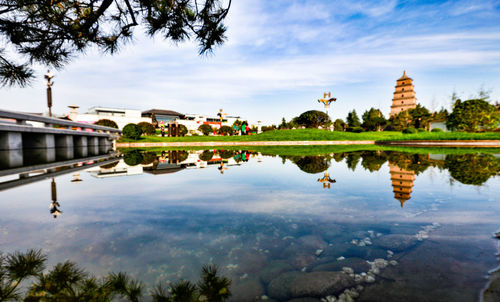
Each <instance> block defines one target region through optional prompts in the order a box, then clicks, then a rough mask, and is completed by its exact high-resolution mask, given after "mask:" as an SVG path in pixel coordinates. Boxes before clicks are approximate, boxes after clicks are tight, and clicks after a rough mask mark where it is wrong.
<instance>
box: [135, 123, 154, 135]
mask: <svg viewBox="0 0 500 302" xmlns="http://www.w3.org/2000/svg"><path fill="white" fill-rule="evenodd" d="M137 126H139V127H141V130H142V133H143V134H146V135H153V134H155V133H156V129H155V127H154V126H153V124H151V123H148V122H140V123H138V124H137Z"/></svg>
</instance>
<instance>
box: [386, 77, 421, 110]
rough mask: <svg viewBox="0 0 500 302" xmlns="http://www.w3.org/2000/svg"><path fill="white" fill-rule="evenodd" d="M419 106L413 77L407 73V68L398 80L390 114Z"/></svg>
mask: <svg viewBox="0 0 500 302" xmlns="http://www.w3.org/2000/svg"><path fill="white" fill-rule="evenodd" d="M415 107H417V98H416V97H415V91H414V86H413V79H412V78H410V77H408V76H407V75H406V70H405V71H404V73H403V76H402V77H400V78H399V79H397V80H396V90H395V91H394V97H393V99H392V106H391V113H390V114H389V116H390V117H391V116H394V115H397V114H398V113H400V112H402V111H405V110H408V109H412V108H415Z"/></svg>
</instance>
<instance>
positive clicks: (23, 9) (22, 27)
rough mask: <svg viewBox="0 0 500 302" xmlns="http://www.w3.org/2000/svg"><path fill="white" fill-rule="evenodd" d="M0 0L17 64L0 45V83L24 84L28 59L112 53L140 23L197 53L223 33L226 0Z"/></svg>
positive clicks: (0, 24) (59, 62) (2, 31)
mask: <svg viewBox="0 0 500 302" xmlns="http://www.w3.org/2000/svg"><path fill="white" fill-rule="evenodd" d="M221 2H222V1H221V0H207V1H196V0H155V1H153V0H53V1H45V0H0V37H2V40H3V41H5V42H6V45H5V46H6V47H8V48H9V49H15V50H17V52H18V54H20V55H22V56H24V59H25V62H24V63H18V62H16V60H15V59H13V58H11V57H8V56H7V54H6V52H5V51H4V50H3V49H0V85H8V86H12V85H16V84H17V85H20V86H25V85H28V84H29V83H30V80H31V79H32V78H33V70H32V69H31V68H30V66H31V64H33V63H40V64H42V65H47V66H52V67H55V68H61V67H62V66H64V65H65V64H66V63H68V62H69V61H70V60H71V58H72V57H74V55H75V54H78V53H84V52H85V51H86V50H87V49H89V48H90V47H93V46H95V47H97V48H98V49H99V50H101V51H102V52H107V53H111V54H113V53H115V52H117V51H118V49H119V48H120V46H121V45H123V44H125V43H127V42H129V41H131V40H132V37H133V34H134V28H135V27H137V26H142V27H143V28H145V29H146V34H147V35H149V36H155V35H160V36H162V37H163V38H165V39H167V40H172V41H174V42H181V41H184V40H188V39H191V38H193V39H195V40H196V41H198V44H199V53H200V54H204V53H207V52H210V51H212V49H213V47H214V46H217V45H220V44H222V43H223V42H224V41H225V39H226V37H225V31H226V27H225V26H224V24H223V20H224V19H225V17H226V16H227V13H228V11H229V7H230V6H231V0H229V1H228V5H227V7H223V5H222V3H221Z"/></svg>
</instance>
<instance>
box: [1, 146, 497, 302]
mask: <svg viewBox="0 0 500 302" xmlns="http://www.w3.org/2000/svg"><path fill="white" fill-rule="evenodd" d="M126 156H127V162H128V163H131V164H133V166H128V165H127V164H126V163H125V162H124V161H123V160H122V161H120V162H119V163H117V162H114V163H106V165H101V167H94V168H93V169H92V170H91V171H89V174H90V175H89V174H82V175H81V176H82V178H83V179H84V182H83V183H82V184H83V186H71V187H70V188H69V189H68V188H65V187H64V186H61V184H66V185H68V184H70V180H71V174H69V175H66V176H65V177H66V181H64V182H61V181H59V179H58V185H59V187H58V189H59V192H58V193H59V195H60V196H59V198H60V199H61V200H64V202H63V204H64V216H63V218H64V219H59V220H57V224H54V223H50V222H48V221H49V220H52V218H50V217H49V218H47V217H46V216H47V215H46V205H45V204H46V201H43V194H39V195H40V196H42V197H41V198H42V202H40V200H37V199H36V196H37V195H38V194H36V193H37V191H36V190H40V192H46V190H47V188H46V186H45V185H44V184H41V185H43V188H41V189H40V188H39V189H37V188H36V186H33V189H32V191H33V192H30V194H32V195H33V196H35V198H33V197H32V196H27V195H26V192H27V190H25V191H22V189H23V188H19V189H18V190H12V191H8V192H5V193H6V194H5V195H3V196H2V200H13V199H14V198H15V199H16V200H17V201H18V202H15V203H14V202H11V203H5V204H4V207H3V214H2V215H0V234H2V241H0V244H1V246H0V248H2V249H3V250H4V251H6V252H9V251H13V250H19V249H25V248H26V245H28V247H36V248H42V249H44V250H47V249H50V257H51V261H53V262H57V261H59V260H60V259H69V260H72V261H76V262H78V263H81V265H82V266H84V267H87V268H89V269H90V270H91V271H92V272H93V273H95V274H96V275H99V274H100V275H102V274H103V273H106V272H108V271H118V270H123V271H127V272H130V273H132V274H134V275H135V276H136V277H137V278H139V279H141V280H144V282H145V283H146V284H149V285H152V284H156V283H157V282H159V281H161V282H165V281H167V280H170V281H175V280H179V279H180V278H185V279H191V280H194V278H196V276H197V274H198V271H199V267H200V266H201V265H203V264H205V263H216V264H218V265H219V266H220V268H221V269H222V270H223V273H224V274H225V275H227V276H228V277H230V278H231V279H232V280H233V281H234V283H233V286H232V287H231V292H233V298H232V300H231V301H234V302H238V301H259V300H270V301H316V302H318V301H321V299H327V297H329V298H328V299H329V300H327V301H332V300H333V299H334V298H333V296H335V298H336V299H338V297H339V296H341V295H343V294H344V297H345V296H346V295H347V294H349V295H353V296H351V298H353V297H354V296H355V295H357V296H358V297H357V298H356V299H355V300H356V301H385V302H386V301H398V302H400V301H410V300H411V301H475V300H477V296H478V293H479V292H480V290H481V289H482V288H483V287H484V286H485V280H484V274H485V273H486V272H487V271H488V270H489V269H491V268H492V267H493V266H494V265H495V264H496V259H495V257H494V252H495V251H494V246H492V242H491V238H490V237H489V233H490V232H492V231H493V230H494V229H495V228H496V227H497V225H498V213H500V205H499V204H498V203H497V202H494V201H495V200H494V199H495V197H496V196H497V195H498V194H499V193H500V192H499V187H498V186H495V185H496V184H497V182H492V181H491V178H492V177H494V176H495V175H496V172H497V171H498V162H497V161H498V160H497V159H496V158H494V157H493V156H478V155H468V154H466V155H460V156H451V155H448V156H429V155H427V154H404V153H400V152H392V151H378V152H376V151H358V152H354V153H347V152H338V153H335V154H333V153H331V154H328V155H325V156H309V157H308V156H300V155H299V156H281V159H283V160H285V163H284V165H282V164H281V161H280V158H276V157H274V158H273V157H264V158H262V157H259V156H258V154H256V153H255V152H251V151H238V152H236V151H223V150H208V151H180V152H179V151H159V152H131V153H129V152H126ZM259 158H260V160H262V161H263V163H262V164H257V162H258V161H259ZM181 159H182V160H181ZM467 160H468V161H470V162H474V163H475V164H478V163H480V164H481V165H482V166H484V167H488V170H489V171H490V172H488V175H489V176H488V177H489V178H490V182H489V183H488V184H493V185H489V186H483V187H481V188H480V189H479V188H478V187H473V186H470V185H464V186H454V187H453V190H444V189H443V188H447V187H449V186H450V182H448V181H447V178H448V177H452V178H453V179H457V181H460V180H459V179H461V178H460V177H461V176H458V175H456V174H455V173H454V172H453V173H452V171H454V169H455V170H460V169H461V168H460V167H464V163H463V161H467ZM246 162H248V163H246ZM236 165H238V166H240V165H241V166H240V168H238V167H237V166H236ZM228 166H229V170H224V171H225V172H224V176H223V177H214V175H218V174H219V171H218V170H217V168H219V167H223V168H225V167H228ZM347 166H349V167H347ZM210 167H211V168H212V169H210ZM429 167H436V168H434V169H430V170H431V171H427V172H425V173H424V171H426V169H428V168H429ZM475 168H477V169H479V167H475ZM190 169H192V170H190ZM194 169H199V170H194ZM470 169H472V170H470V171H474V170H473V168H470ZM132 170H134V171H138V173H152V174H162V173H171V172H177V171H182V172H181V173H177V174H175V175H173V174H165V175H162V176H159V177H156V176H154V177H153V176H152V175H131V176H130V177H122V178H115V179H101V178H99V179H97V178H94V177H90V176H98V177H104V176H105V175H110V176H116V175H120V173H119V172H120V171H125V173H122V174H121V175H124V174H129V175H130V171H132ZM328 170H330V171H331V172H333V171H335V172H334V173H332V174H333V176H335V178H336V180H337V185H335V190H328V191H326V190H322V189H320V188H319V185H318V181H319V182H321V183H322V185H323V187H325V188H328V185H330V184H331V183H333V182H332V181H335V179H333V176H332V175H330V173H329V172H328ZM352 170H356V171H352ZM448 170H449V172H450V173H448ZM167 171H169V172H167ZM470 171H469V172H470ZM491 171H495V175H493V173H491ZM73 172H74V171H71V173H73ZM303 172H306V173H315V174H314V175H310V174H305V173H303ZM431 172H432V173H431ZM432 175H439V177H435V178H433V179H430V177H431V176H432ZM485 175H486V173H485ZM73 177H74V175H73ZM416 178H419V181H418V182H415V180H416ZM318 179H319V180H318ZM485 179H486V178H485V177H481V178H480V181H481V182H483V183H484V181H485ZM304 180H305V181H304ZM321 180H323V181H321ZM464 181H465V180H464ZM194 183H196V185H195V186H196V189H193V188H194V186H193V184H194ZM340 184H341V185H340ZM325 185H326V186H325ZM40 187H42V186H40ZM414 188H415V190H413V189H414ZM28 190H31V187H30V188H28ZM42 190H43V191H42ZM65 191H66V193H67V194H64V192H65ZM68 191H70V192H68ZM414 191H418V192H414ZM2 193H4V192H2ZM33 193H34V194H33ZM9 194H10V195H9ZM4 197H5V198H4ZM410 197H411V199H412V202H408V203H405V201H406V200H408V199H410ZM394 198H396V199H398V200H399V201H400V203H401V205H403V204H405V207H404V208H402V209H401V208H399V207H397V203H396V202H395V201H394ZM53 201H56V202H57V198H54V199H53ZM38 204H41V206H40V207H38ZM388 205H389V207H388ZM58 206H59V205H58V204H56V208H58ZM58 210H59V209H58ZM19 211H23V216H22V217H18V216H16V215H13V213H19ZM40 213H42V214H40ZM42 215H43V216H44V218H45V219H40V218H39V217H40V216H42ZM3 226H7V227H3ZM54 234H55V235H57V236H54ZM23 245H24V246H23ZM464 284H466V286H463V287H462V285H464ZM333 288H335V290H333ZM443 289H445V290H443ZM346 292H347V293H346ZM267 298H268V299H267ZM346 299H347V298H346ZM344 300H345V299H344ZM323 301H324V300H323ZM337 301H338V300H337ZM493 301H494V300H493Z"/></svg>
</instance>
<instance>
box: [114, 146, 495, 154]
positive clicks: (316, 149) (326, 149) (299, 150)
mask: <svg viewBox="0 0 500 302" xmlns="http://www.w3.org/2000/svg"><path fill="white" fill-rule="evenodd" d="M213 149H218V150H234V151H239V150H248V151H255V152H261V153H262V154H269V155H288V156H314V155H325V154H330V153H344V152H354V151H400V152H406V153H417V154H427V153H431V154H468V153H488V154H498V153H499V152H500V151H499V149H498V148H439V147H397V146H377V145H337V146H324V145H320V146H221V147H209V146H203V147H149V148H118V150H119V151H122V152H127V151H131V150H141V151H147V152H156V153H160V152H161V151H167V150H186V151H189V150H213Z"/></svg>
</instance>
